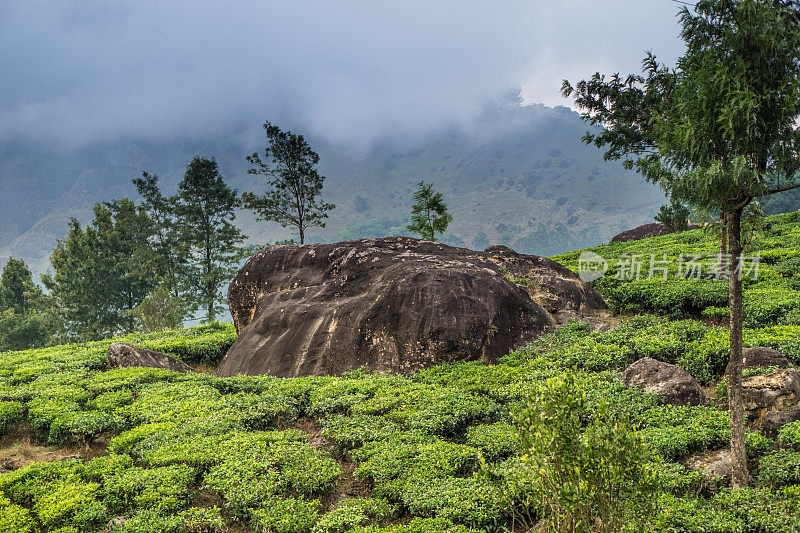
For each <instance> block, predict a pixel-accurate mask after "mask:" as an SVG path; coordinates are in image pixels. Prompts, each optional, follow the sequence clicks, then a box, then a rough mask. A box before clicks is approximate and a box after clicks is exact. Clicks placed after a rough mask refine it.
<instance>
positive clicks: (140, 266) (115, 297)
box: [42, 198, 154, 340]
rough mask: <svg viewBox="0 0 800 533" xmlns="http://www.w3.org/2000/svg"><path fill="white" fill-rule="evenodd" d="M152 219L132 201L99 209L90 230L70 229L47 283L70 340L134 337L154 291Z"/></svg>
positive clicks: (55, 255) (72, 225)
mask: <svg viewBox="0 0 800 533" xmlns="http://www.w3.org/2000/svg"><path fill="white" fill-rule="evenodd" d="M153 231H154V228H153V222H152V220H150V218H149V217H148V215H147V213H146V212H145V211H144V210H143V209H141V208H140V207H138V206H136V205H135V204H134V203H133V202H131V201H130V200H128V199H127V198H123V199H121V200H116V201H114V202H105V203H102V204H96V205H95V206H94V220H93V221H92V223H91V224H90V225H88V226H86V227H85V228H83V227H81V225H80V223H79V222H78V220H76V219H72V220H71V221H70V224H69V232H68V234H67V236H66V237H64V238H62V239H60V240H59V241H58V244H57V245H56V248H55V249H54V250H53V253H52V255H51V256H50V263H51V266H52V268H53V273H52V274H48V275H45V276H43V277H42V281H43V282H44V284H45V286H46V287H47V288H48V289H49V290H50V293H51V296H52V298H53V299H54V302H55V305H56V306H57V308H58V310H59V313H58V314H59V316H60V317H61V320H62V326H63V328H64V333H65V334H66V336H67V337H68V338H71V339H79V340H97V339H102V338H104V337H108V336H111V335H115V334H117V333H121V332H127V333H131V332H133V330H134V328H135V325H136V320H135V317H134V314H133V310H134V308H135V307H136V306H137V305H138V304H139V303H140V302H141V301H142V300H143V299H144V298H145V296H147V294H148V293H149V292H150V290H151V289H152V288H153V273H152V271H151V270H150V268H149V267H150V265H149V263H148V261H147V257H146V255H147V252H146V248H145V247H143V243H146V242H148V239H149V238H150V237H151V235H152V234H153Z"/></svg>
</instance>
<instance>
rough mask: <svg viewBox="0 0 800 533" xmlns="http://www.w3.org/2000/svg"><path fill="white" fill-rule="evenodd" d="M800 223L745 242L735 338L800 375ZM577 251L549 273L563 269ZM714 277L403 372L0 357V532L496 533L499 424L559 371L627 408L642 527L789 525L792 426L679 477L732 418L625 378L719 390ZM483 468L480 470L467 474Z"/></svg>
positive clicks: (168, 348)
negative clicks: (746, 480)
mask: <svg viewBox="0 0 800 533" xmlns="http://www.w3.org/2000/svg"><path fill="white" fill-rule="evenodd" d="M797 222H798V215H797V214H795V215H784V216H779V217H774V218H771V219H768V223H767V228H766V229H765V230H764V231H763V232H762V233H761V234H760V236H759V237H758V239H757V240H756V241H754V243H753V246H754V249H760V250H762V251H763V252H764V255H765V257H764V259H763V264H762V275H763V277H762V278H760V279H759V280H757V281H753V282H748V284H747V290H746V298H747V299H748V300H749V302H750V303H749V304H748V328H747V331H746V334H745V342H746V344H747V345H751V346H754V345H760V346H772V347H775V348H778V349H780V350H782V351H783V352H784V353H785V354H786V355H787V356H788V357H789V358H790V359H792V360H793V361H794V362H795V363H798V362H800V341H799V340H798V339H800V320H798V315H797V308H798V302H799V300H798V298H797V291H798V290H800V286H798V277H797V276H798V274H797V273H796V272H795V271H794V269H793V265H800V255H799V254H798V251H797V246H798V243H800V233H798V227H800V225H799V224H797ZM713 243H714V236H713V235H711V234H709V235H706V234H704V233H702V232H701V231H695V232H688V233H684V234H680V235H674V236H665V237H660V238H656V239H652V240H648V241H639V242H636V243H628V244H624V245H613V246H606V247H599V248H596V249H594V251H595V252H596V253H599V254H600V255H603V256H604V257H612V256H613V257H616V255H618V254H620V253H629V254H647V255H648V256H649V254H651V253H657V254H662V253H667V254H668V255H669V256H670V257H677V256H678V255H679V254H680V253H687V254H688V253H695V254H697V253H701V254H706V255H709V254H713V253H714V244H713ZM579 255H580V254H579V253H578V252H574V253H570V254H566V255H564V256H561V257H560V258H558V259H559V260H561V261H563V262H564V263H566V264H568V265H569V266H572V267H575V268H577V261H578V257H579ZM720 283H721V282H718V281H714V280H704V281H695V280H691V281H688V280H680V279H672V280H670V281H668V282H664V281H663V279H660V280H658V281H657V282H654V281H647V282H645V281H635V280H624V279H622V280H616V279H614V278H613V270H612V275H611V276H607V277H606V278H603V279H602V280H600V281H599V282H597V285H598V287H599V288H600V289H601V290H602V291H603V292H604V293H605V294H606V295H607V296H608V297H609V299H610V301H611V302H612V304H613V306H614V307H615V310H616V311H617V312H618V313H620V314H621V315H622V316H621V320H620V322H619V324H618V325H616V326H615V327H614V328H613V329H611V330H609V331H606V332H603V333H592V332H591V331H589V330H588V328H586V327H584V326H581V325H579V324H572V325H569V326H567V327H565V328H563V329H561V330H559V331H558V332H555V333H553V334H551V335H548V336H545V337H542V338H540V339H539V340H537V341H536V342H534V343H532V344H530V345H528V346H526V347H524V348H522V349H520V350H518V351H515V352H513V353H511V354H509V355H508V356H507V357H505V358H504V359H503V360H502V361H501V363H500V364H497V365H493V366H488V365H482V364H478V363H457V364H449V365H441V366H436V367H432V368H429V369H427V370H424V371H422V372H419V373H417V374H414V375H410V376H387V375H380V374H373V373H367V372H354V373H351V374H348V375H345V376H340V377H306V378H296V379H277V378H271V377H236V378H217V377H214V376H212V375H210V374H208V373H205V372H198V373H192V374H175V373H171V372H167V371H161V370H153V369H133V368H132V369H122V370H107V369H106V368H105V366H104V353H105V349H106V348H107V346H108V344H109V343H110V342H112V340H107V341H103V342H97V343H91V344H84V345H70V346H58V347H53V348H48V349H42V350H30V351H25V352H10V353H4V354H0V432H2V438H1V439H2V440H0V447H1V448H2V449H0V468H6V469H10V470H11V471H10V472H7V473H4V474H2V475H0V531H11V532H25V531H60V532H62V533H67V532H84V531H100V530H103V529H104V528H106V525H107V524H108V523H109V521H112V520H116V518H115V517H124V518H125V519H126V520H125V521H124V524H121V523H122V520H117V521H118V522H119V523H120V524H121V525H120V526H119V527H117V528H115V531H116V530H118V531H128V532H157V531H165V532H168V531H174V532H194V531H196V532H201V531H224V530H228V531H264V532H313V533H334V532H339V533H342V532H345V531H354V532H358V533H367V532H370V533H375V532H392V533H401V532H438V531H444V532H461V533H465V532H470V531H506V530H510V526H511V524H510V518H509V517H510V514H511V508H510V506H509V498H508V495H507V494H506V493H504V491H503V490H502V482H498V481H497V480H498V479H500V480H502V478H503V476H504V475H505V473H511V472H513V471H514V469H515V466H516V465H517V464H518V461H519V457H520V454H521V453H522V450H521V447H520V442H519V438H518V436H517V432H516V430H515V428H514V426H513V424H512V417H511V414H512V413H513V412H515V410H516V409H517V408H518V407H519V406H520V405H521V404H522V403H524V402H525V401H526V399H527V398H530V397H532V396H535V395H537V394H538V391H540V390H541V389H542V387H543V386H544V380H545V379H546V378H548V377H551V376H555V375H559V374H561V373H563V372H571V373H573V374H574V375H576V376H577V379H578V383H579V384H580V387H581V388H582V389H583V390H584V391H585V392H586V394H587V395H588V397H589V398H590V405H591V404H592V402H595V403H596V402H601V401H608V402H609V403H610V405H612V406H613V408H614V409H615V410H618V411H619V412H621V413H625V414H626V415H627V416H628V417H629V419H630V421H631V423H632V424H633V427H634V429H635V431H636V432H637V433H638V435H639V436H640V437H641V439H642V441H643V442H644V443H645V444H646V446H648V448H649V449H650V451H651V462H652V464H653V466H654V467H655V468H656V469H658V471H659V472H661V476H660V487H661V488H660V493H659V511H658V516H657V517H656V519H655V526H654V527H655V529H656V530H658V531H673V532H677V531H704V532H731V531H736V532H793V531H800V423H794V424H791V425H789V426H786V427H785V428H784V429H783V430H782V432H781V434H780V435H779V437H778V438H777V439H775V440H772V439H768V438H766V437H764V436H762V435H760V434H758V433H757V432H755V431H750V432H749V433H748V454H749V459H750V461H751V468H752V473H753V475H754V486H753V487H752V488H749V489H746V490H744V491H737V492H730V491H727V490H724V489H717V488H715V487H713V485H712V484H709V483H707V482H706V481H704V480H703V476H702V475H701V474H700V473H698V472H696V471H694V470H691V469H690V468H688V467H687V466H685V464H686V462H687V461H686V459H687V458H688V457H689V456H692V455H698V454H704V453H707V452H711V451H714V450H719V449H722V448H724V447H725V446H726V445H727V441H728V436H729V426H728V418H727V413H726V412H725V411H723V410H721V409H719V408H717V407H714V406H703V407H694V408H680V407H669V406H663V405H659V404H658V402H657V399H656V398H655V397H653V396H651V395H647V394H642V393H640V392H637V391H634V390H630V389H626V388H625V387H624V386H623V385H622V384H621V383H620V380H619V371H620V370H621V369H623V368H624V367H625V366H626V365H627V364H629V363H630V362H632V361H634V360H636V359H638V358H641V357H645V356H650V357H655V358H658V359H661V360H665V361H669V362H672V363H675V364H678V365H680V366H683V367H684V368H686V369H687V370H688V371H689V372H691V373H692V374H693V375H694V376H695V377H696V378H697V379H698V380H699V381H700V382H701V383H703V384H705V385H707V386H709V387H713V386H714V385H715V384H716V383H717V382H718V380H719V377H720V374H721V372H722V370H723V369H724V365H725V358H726V354H725V352H726V350H727V344H726V342H727V340H726V334H727V332H726V330H725V329H724V328H723V327H721V326H718V325H715V324H716V323H717V319H716V318H715V317H717V316H719V312H718V311H716V312H715V311H714V309H715V308H716V309H718V308H720V307H721V306H722V305H723V304H724V299H720V297H719V294H720V291H723V289H720V287H719V285H720ZM723 292H724V291H723ZM709 309H710V310H711V311H709ZM715 313H716V314H715ZM233 337H234V332H233V330H232V328H231V326H230V325H212V326H206V327H203V328H196V329H192V330H183V331H175V332H167V333H164V334H159V335H147V336H133V337H131V338H127V339H126V340H128V341H130V342H135V343H138V344H141V345H144V346H147V347H151V348H154V349H158V350H162V351H165V352H168V353H172V354H174V355H176V356H178V357H180V358H182V359H184V360H187V361H189V362H191V363H193V364H202V365H205V366H204V368H205V369H206V370H208V369H209V368H210V365H213V363H214V362H215V361H216V360H218V358H219V357H220V356H221V354H222V353H224V351H225V349H226V348H227V346H228V345H230V343H231V342H232V340H233ZM117 340H118V339H117ZM722 392H724V390H723V391H722ZM587 416H591V413H587ZM484 461H485V462H486V463H487V464H488V465H489V467H490V468H491V470H492V472H493V473H494V474H495V475H494V477H488V476H485V475H481V473H480V471H481V468H480V465H481V463H482V462H484ZM511 504H512V505H514V502H513V501H512V502H511ZM532 511H533V513H534V514H535V513H536V509H533V510H532Z"/></svg>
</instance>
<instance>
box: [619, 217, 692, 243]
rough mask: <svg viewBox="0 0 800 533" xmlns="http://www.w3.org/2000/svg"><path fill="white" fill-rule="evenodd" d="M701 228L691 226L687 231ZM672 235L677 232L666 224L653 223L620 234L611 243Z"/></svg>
mask: <svg viewBox="0 0 800 533" xmlns="http://www.w3.org/2000/svg"><path fill="white" fill-rule="evenodd" d="M699 227H700V226H698V225H696V224H689V227H688V228H687V229H690V230H691V229H697V228H699ZM670 233H675V231H673V230H671V229H669V228H668V227H666V226H665V225H664V224H660V223H658V222H651V223H649V224H642V225H641V226H638V227H635V228H633V229H629V230H626V231H623V232H622V233H618V234H617V235H614V237H612V238H611V242H628V241H638V240H639V239H647V238H650V237H658V236H660V235H669V234H670Z"/></svg>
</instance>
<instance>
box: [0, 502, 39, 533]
mask: <svg viewBox="0 0 800 533" xmlns="http://www.w3.org/2000/svg"><path fill="white" fill-rule="evenodd" d="M34 525H35V524H34V521H33V518H31V515H30V513H29V512H28V510H27V509H25V508H24V507H20V506H19V505H14V504H13V503H11V500H9V499H8V498H6V497H5V496H3V495H2V494H0V531H5V532H7V533H29V532H31V531H33V530H34Z"/></svg>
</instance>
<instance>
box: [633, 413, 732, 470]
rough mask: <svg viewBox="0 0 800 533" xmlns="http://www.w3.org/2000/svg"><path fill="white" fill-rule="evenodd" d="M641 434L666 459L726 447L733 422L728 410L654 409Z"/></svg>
mask: <svg viewBox="0 0 800 533" xmlns="http://www.w3.org/2000/svg"><path fill="white" fill-rule="evenodd" d="M643 425H644V429H642V430H640V431H639V432H638V434H639V436H640V437H641V438H642V441H643V442H644V443H645V445H647V446H648V447H649V448H650V449H652V450H653V451H655V452H657V453H658V454H659V455H660V456H661V457H663V458H664V459H666V460H669V461H671V460H675V459H678V458H680V457H682V456H684V455H687V454H689V453H693V452H697V451H703V450H707V449H712V448H715V447H719V446H722V445H724V444H725V443H727V442H728V440H729V439H730V420H729V417H728V414H727V413H726V412H725V411H719V410H717V409H713V408H710V407H673V406H669V405H665V406H661V407H659V408H654V409H651V410H650V411H649V412H647V414H646V415H645V416H644V417H643Z"/></svg>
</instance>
